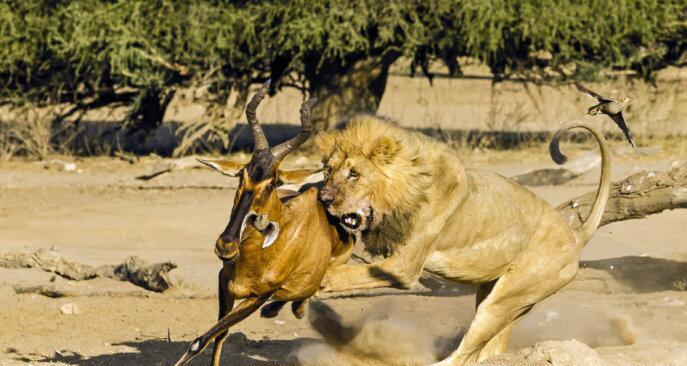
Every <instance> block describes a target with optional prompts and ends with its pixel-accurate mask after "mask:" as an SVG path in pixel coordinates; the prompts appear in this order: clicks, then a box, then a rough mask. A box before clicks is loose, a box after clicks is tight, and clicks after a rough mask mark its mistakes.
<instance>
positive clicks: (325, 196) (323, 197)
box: [320, 188, 334, 205]
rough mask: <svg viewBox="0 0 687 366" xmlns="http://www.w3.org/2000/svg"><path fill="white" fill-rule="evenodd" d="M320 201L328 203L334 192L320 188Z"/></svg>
mask: <svg viewBox="0 0 687 366" xmlns="http://www.w3.org/2000/svg"><path fill="white" fill-rule="evenodd" d="M320 201H322V203H324V204H325V205H328V204H330V203H332V202H333V201H334V194H332V192H331V191H330V190H328V189H325V188H322V189H321V190H320Z"/></svg>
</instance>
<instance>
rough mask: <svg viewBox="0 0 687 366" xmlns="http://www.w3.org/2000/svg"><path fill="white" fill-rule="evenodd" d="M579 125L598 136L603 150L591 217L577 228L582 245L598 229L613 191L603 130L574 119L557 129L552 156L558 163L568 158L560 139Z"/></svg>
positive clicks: (609, 160)
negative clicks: (597, 187) (562, 149)
mask: <svg viewBox="0 0 687 366" xmlns="http://www.w3.org/2000/svg"><path fill="white" fill-rule="evenodd" d="M577 127H580V128H584V129H585V130H587V131H589V132H591V133H592V135H594V138H596V142H598V143H599V148H600V150H601V179H599V190H598V191H597V192H596V199H595V200H594V204H593V205H592V209H591V212H590V213H589V217H587V219H586V220H584V221H583V222H582V225H581V226H580V227H578V228H575V233H576V236H577V240H578V242H579V243H580V244H582V245H585V244H587V242H588V241H589V239H590V238H591V237H592V235H593V234H594V231H596V228H598V227H599V223H600V222H601V217H602V216H603V213H604V210H605V208H606V201H607V200H608V195H609V193H610V191H611V158H610V152H609V150H608V145H607V144H606V139H605V138H604V136H603V134H602V133H601V131H599V130H598V129H597V128H596V127H594V126H592V125H589V124H587V123H584V122H578V121H573V122H568V123H566V124H564V125H563V126H562V127H561V128H560V129H559V130H558V131H556V134H555V135H554V136H553V140H552V141H551V144H550V145H549V151H550V153H551V158H552V159H553V161H555V162H556V164H559V165H560V164H563V163H565V162H566V161H567V160H568V158H567V157H566V156H565V155H564V154H563V153H561V150H560V146H559V140H560V139H561V137H563V135H564V134H565V133H566V132H568V130H570V129H573V128H577Z"/></svg>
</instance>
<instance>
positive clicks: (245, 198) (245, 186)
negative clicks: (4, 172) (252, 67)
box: [199, 80, 319, 260]
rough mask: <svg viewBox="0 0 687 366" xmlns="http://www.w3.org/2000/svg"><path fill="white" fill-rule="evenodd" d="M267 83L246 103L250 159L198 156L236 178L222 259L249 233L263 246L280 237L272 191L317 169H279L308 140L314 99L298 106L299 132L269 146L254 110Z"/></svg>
mask: <svg viewBox="0 0 687 366" xmlns="http://www.w3.org/2000/svg"><path fill="white" fill-rule="evenodd" d="M269 85H270V81H269V80H268V81H267V82H266V83H265V84H263V85H262V87H261V88H260V89H259V90H258V91H257V92H256V93H255V95H254V96H253V98H252V99H251V100H250V102H249V103H248V105H247V106H246V118H247V120H248V125H249V126H250V129H251V132H252V134H253V140H254V141H255V149H254V151H253V156H252V157H251V160H250V161H249V162H248V163H247V164H245V165H244V164H242V163H239V162H233V161H227V160H214V161H213V160H200V159H199V161H200V162H201V163H203V164H205V165H207V166H209V167H210V168H212V169H214V170H216V171H218V172H220V173H222V174H224V175H228V176H232V177H238V178H239V186H238V188H237V190H236V195H235V196H234V206H233V208H232V210H231V218H230V219H229V224H227V227H226V228H225V229H224V231H223V232H222V234H220V236H219V238H218V239H217V243H216V244H215V253H216V254H217V256H219V257H220V258H221V259H223V260H229V259H231V258H233V257H234V256H236V254H237V252H238V248H239V243H241V242H242V240H243V239H244V238H246V237H248V236H252V235H256V234H257V235H261V237H262V247H263V248H267V247H269V246H270V245H272V243H274V241H275V240H276V239H277V237H278V236H279V230H280V219H281V216H282V212H283V207H284V206H283V204H282V202H281V200H280V199H279V197H278V195H277V194H276V192H275V190H276V188H277V187H278V186H279V185H281V184H284V183H296V182H299V181H302V180H303V179H305V178H307V177H309V176H310V175H312V174H314V173H317V172H318V171H319V170H316V169H303V170H296V171H282V170H280V169H279V165H280V164H281V162H282V160H283V159H284V157H285V156H286V155H288V154H289V153H290V152H291V151H293V150H294V149H296V148H297V147H298V146H300V145H302V144H303V143H304V142H305V141H307V140H308V138H309V137H310V135H311V134H312V132H313V126H312V122H311V120H310V109H311V108H312V106H313V104H315V102H316V101H317V99H315V98H313V99H310V100H308V101H306V102H305V103H303V105H301V124H302V126H303V128H302V129H301V131H300V132H299V133H298V135H297V136H295V137H293V138H291V139H290V140H288V141H286V142H283V143H281V144H279V145H277V146H275V147H272V148H270V146H269V144H268V143H267V139H266V138H265V133H264V132H263V130H262V127H261V126H260V124H259V123H258V119H257V118H256V115H255V110H256V109H257V107H258V104H260V102H261V101H262V100H263V99H264V98H265V94H266V93H267V90H268V88H269ZM249 231H250V232H249Z"/></svg>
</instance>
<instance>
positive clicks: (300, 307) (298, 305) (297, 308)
mask: <svg viewBox="0 0 687 366" xmlns="http://www.w3.org/2000/svg"><path fill="white" fill-rule="evenodd" d="M305 308H306V302H305V301H295V302H292V303H291V312H292V313H293V316H295V317H296V319H303V317H304V316H305Z"/></svg>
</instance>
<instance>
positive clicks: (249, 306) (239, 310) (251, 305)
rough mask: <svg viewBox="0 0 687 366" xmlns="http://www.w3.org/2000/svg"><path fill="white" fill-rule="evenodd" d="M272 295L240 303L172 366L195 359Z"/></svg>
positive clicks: (178, 365) (199, 338) (196, 340)
mask: <svg viewBox="0 0 687 366" xmlns="http://www.w3.org/2000/svg"><path fill="white" fill-rule="evenodd" d="M271 296H272V293H268V294H265V295H262V296H260V297H249V298H247V299H245V300H243V302H241V303H240V304H239V305H238V306H237V307H236V308H235V309H234V310H232V311H231V312H230V313H229V314H227V315H226V316H225V317H224V318H222V319H221V320H220V321H219V322H217V324H215V326H213V327H212V328H210V330H209V331H207V332H206V333H205V334H203V335H202V336H200V337H198V338H196V339H194V340H193V342H191V345H190V346H189V348H188V350H187V351H186V353H184V355H183V356H181V358H180V359H179V361H177V363H175V364H174V366H183V365H186V364H187V363H188V362H189V361H191V359H192V358H194V357H196V356H197V355H198V354H199V353H201V352H203V350H204V349H205V348H207V346H208V344H210V342H212V341H213V340H214V339H215V338H216V337H217V336H219V335H220V334H222V333H224V332H226V331H227V329H229V327H231V326H232V325H234V324H236V323H238V322H240V321H241V320H243V319H245V318H247V317H248V316H249V315H251V314H253V313H254V312H255V311H256V310H258V309H259V308H260V306H262V304H264V303H265V301H267V300H268V299H269V298H270V297H271Z"/></svg>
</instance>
